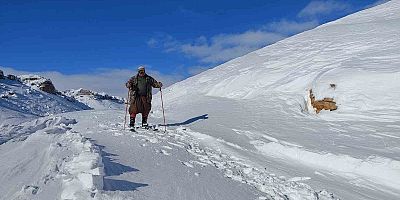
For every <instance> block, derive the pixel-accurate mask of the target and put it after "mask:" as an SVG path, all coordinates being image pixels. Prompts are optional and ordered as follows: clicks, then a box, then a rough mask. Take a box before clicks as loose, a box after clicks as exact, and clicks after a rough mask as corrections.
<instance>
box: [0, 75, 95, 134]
mask: <svg viewBox="0 0 400 200" xmlns="http://www.w3.org/2000/svg"><path fill="white" fill-rule="evenodd" d="M41 80H42V79H41ZM45 80H46V79H44V80H43V81H45ZM35 83H36V82H35ZM35 83H32V84H33V85H31V83H28V84H25V83H23V82H20V81H19V80H9V79H0V97H1V98H0V110H1V112H0V127H1V126H3V125H10V124H17V123H19V122H21V121H26V120H29V119H32V118H36V117H39V116H47V115H52V114H57V113H63V112H71V111H78V110H84V109H90V108H89V107H88V106H86V105H85V104H83V103H80V102H78V101H76V100H75V99H72V98H69V97H67V96H65V95H61V94H49V93H46V92H43V91H41V90H39V89H38V85H37V84H35Z"/></svg>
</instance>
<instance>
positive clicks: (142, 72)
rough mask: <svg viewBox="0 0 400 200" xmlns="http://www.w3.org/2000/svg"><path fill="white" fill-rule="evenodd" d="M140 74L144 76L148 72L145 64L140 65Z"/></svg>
mask: <svg viewBox="0 0 400 200" xmlns="http://www.w3.org/2000/svg"><path fill="white" fill-rule="evenodd" d="M138 74H139V76H144V75H145V74H146V71H145V69H144V66H140V67H138Z"/></svg>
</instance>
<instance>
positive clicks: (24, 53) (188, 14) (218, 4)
mask: <svg viewBox="0 0 400 200" xmlns="http://www.w3.org/2000/svg"><path fill="white" fill-rule="evenodd" d="M377 2H378V1H376V0H363V1H361V0H354V1H334V0H317V1H309V0H292V1H289V0H280V1H266V0H247V1H244V0H242V1H236V0H219V1H215V0H214V1H210V0H203V1H119V0H105V1H94V0H92V1H88V0H79V1H72V0H70V1H59V0H52V1H40V0H25V1H23V0H12V1H9V0H0V66H2V67H3V68H4V67H7V68H12V70H14V71H21V72H41V73H45V72H47V73H48V74H49V73H50V72H52V74H57V76H63V75H65V76H68V77H72V76H78V75H84V76H86V75H87V76H89V75H91V74H102V73H104V72H105V71H113V72H114V73H115V74H118V73H117V72H123V75H125V73H128V72H129V73H131V71H132V73H134V69H136V67H137V66H138V65H146V66H148V69H150V71H151V72H153V73H154V74H156V76H158V77H160V79H162V80H165V81H166V82H168V83H173V82H175V81H178V80H181V79H183V78H186V77H188V76H191V75H194V74H196V73H198V72H200V71H203V70H205V69H207V68H210V67H214V66H216V65H218V64H221V63H223V62H226V61H228V60H230V59H232V58H235V57H238V56H241V55H243V54H245V53H248V52H250V51H253V50H256V49H258V48H261V47H263V46H266V45H268V44H271V43H274V42H276V41H278V40H281V39H283V38H285V37H288V36H290V35H293V34H296V33H299V32H302V31H304V30H307V29H311V28H313V27H315V26H317V25H320V24H323V23H326V22H328V21H332V20H334V19H337V18H340V17H343V16H345V15H348V14H350V13H353V12H356V11H359V10H362V9H364V8H366V7H369V6H371V5H374V4H376V3H377ZM379 2H381V1H379ZM10 70H11V69H10ZM126 76H127V77H128V76H129V75H126ZM127 77H124V76H122V77H121V79H123V80H125V79H127ZM116 78H118V77H116ZM73 86H74V87H76V86H75V85H73ZM82 87H84V86H82Z"/></svg>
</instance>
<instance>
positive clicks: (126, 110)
mask: <svg viewBox="0 0 400 200" xmlns="http://www.w3.org/2000/svg"><path fill="white" fill-rule="evenodd" d="M129 101H130V93H129V90H128V99H127V100H126V106H125V120H124V130H125V127H126V115H128V104H129Z"/></svg>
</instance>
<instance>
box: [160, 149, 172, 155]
mask: <svg viewBox="0 0 400 200" xmlns="http://www.w3.org/2000/svg"><path fill="white" fill-rule="evenodd" d="M160 152H161V153H162V154H164V155H166V156H169V155H171V154H169V153H168V152H167V151H165V150H164V149H161V150H160Z"/></svg>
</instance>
